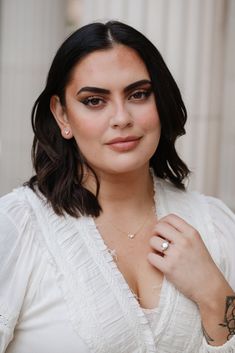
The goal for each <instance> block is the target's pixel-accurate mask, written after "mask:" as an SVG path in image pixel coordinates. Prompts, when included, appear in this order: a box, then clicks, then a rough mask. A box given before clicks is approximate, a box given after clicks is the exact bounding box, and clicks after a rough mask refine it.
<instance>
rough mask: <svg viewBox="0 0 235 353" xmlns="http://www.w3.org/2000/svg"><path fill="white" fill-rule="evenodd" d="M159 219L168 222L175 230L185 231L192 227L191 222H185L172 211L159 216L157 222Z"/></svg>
mask: <svg viewBox="0 0 235 353" xmlns="http://www.w3.org/2000/svg"><path fill="white" fill-rule="evenodd" d="M161 221H162V222H165V223H168V224H170V225H171V226H173V227H174V228H175V229H176V230H178V231H179V232H182V233H187V231H189V230H191V229H193V227H192V226H191V224H189V223H187V222H186V221H185V220H184V219H183V218H181V217H179V216H177V215H176V214H173V213H171V214H169V215H167V216H165V217H163V218H161V219H160V221H159V222H161Z"/></svg>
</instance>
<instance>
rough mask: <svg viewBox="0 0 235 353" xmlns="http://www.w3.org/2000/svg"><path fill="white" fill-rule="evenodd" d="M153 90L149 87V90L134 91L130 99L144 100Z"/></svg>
mask: <svg viewBox="0 0 235 353" xmlns="http://www.w3.org/2000/svg"><path fill="white" fill-rule="evenodd" d="M151 92H152V90H151V89H148V90H139V91H135V92H133V93H132V94H131V95H130V97H129V98H128V99H129V100H134V101H135V100H136V101H139V100H140V101H142V100H145V99H147V98H148V97H149V95H150V94H151Z"/></svg>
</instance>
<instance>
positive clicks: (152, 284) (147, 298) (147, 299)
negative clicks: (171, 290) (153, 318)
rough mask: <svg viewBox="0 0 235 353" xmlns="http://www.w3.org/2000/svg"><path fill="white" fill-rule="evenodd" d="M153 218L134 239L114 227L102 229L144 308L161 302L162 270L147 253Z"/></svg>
mask: <svg viewBox="0 0 235 353" xmlns="http://www.w3.org/2000/svg"><path fill="white" fill-rule="evenodd" d="M154 222H155V219H153V221H152V222H151V223H150V224H149V225H148V227H146V228H145V229H144V231H143V232H140V233H139V234H137V235H136V236H135V237H134V238H133V239H130V238H128V236H125V235H124V234H121V235H120V234H119V233H118V232H116V231H115V230H113V229H112V227H107V228H106V229H105V230H104V229H102V231H101V232H100V235H101V236H102V239H103V241H104V243H105V244H106V246H107V248H108V249H109V251H110V253H111V254H112V256H113V260H114V261H115V263H116V265H117V268H118V270H119V271H120V273H121V275H122V276H123V278H124V280H125V281H126V283H127V285H128V287H129V289H130V290H131V291H132V293H133V294H134V296H135V298H136V299H137V300H138V302H139V304H140V306H141V307H142V308H155V307H157V306H158V303H159V297H160V292H161V287H162V282H163V274H162V273H161V272H160V271H159V270H158V269H157V268H155V267H153V266H152V265H151V264H150V263H149V262H148V260H147V254H148V253H149V252H151V251H152V248H151V246H150V244H149V240H150V238H151V237H152V235H153V226H154Z"/></svg>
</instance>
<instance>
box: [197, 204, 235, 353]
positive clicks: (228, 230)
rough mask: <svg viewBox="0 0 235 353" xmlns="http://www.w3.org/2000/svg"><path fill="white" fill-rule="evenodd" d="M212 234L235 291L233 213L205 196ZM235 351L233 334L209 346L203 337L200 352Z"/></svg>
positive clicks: (226, 273)
mask: <svg viewBox="0 0 235 353" xmlns="http://www.w3.org/2000/svg"><path fill="white" fill-rule="evenodd" d="M206 199H207V203H208V206H209V212H210V218H211V220H212V223H213V228H214V234H215V236H216V238H217V240H218V242H219V247H220V249H221V256H222V260H223V262H224V263H225V264H226V266H225V268H226V271H225V277H226V279H227V281H228V282H229V284H230V286H231V287H232V288H233V290H234V291H235V214H234V213H233V212H232V211H231V210H230V209H229V208H228V207H227V206H226V205H225V204H224V203H223V202H222V201H220V200H218V199H216V198H213V197H207V198H206ZM216 352H217V353H235V336H233V338H231V339H230V340H229V341H227V342H226V343H225V344H224V345H222V346H217V347H215V346H211V345H209V344H208V343H207V342H206V340H205V338H203V344H202V347H201V350H200V353H216Z"/></svg>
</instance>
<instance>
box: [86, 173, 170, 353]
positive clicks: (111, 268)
mask: <svg viewBox="0 0 235 353" xmlns="http://www.w3.org/2000/svg"><path fill="white" fill-rule="evenodd" d="M153 181H154V202H155V212H156V215H157V216H158V218H161V217H163V216H165V215H166V214H167V209H166V206H167V203H166V204H165V205H164V196H163V195H162V193H163V192H164V190H161V188H162V186H161V182H160V181H159V182H158V180H157V179H156V178H155V177H153ZM85 220H86V222H87V225H88V227H89V236H90V237H91V238H92V242H93V245H94V247H93V249H91V248H90V251H92V250H93V251H97V252H99V249H102V255H103V260H104V261H102V265H101V264H100V270H101V271H102V272H103V273H105V274H106V275H107V273H109V275H111V276H112V277H113V278H112V280H113V281H115V283H116V285H115V288H118V287H119V289H120V291H115V293H114V294H115V296H116V298H117V300H118V302H119V303H120V306H121V309H122V311H123V314H124V315H125V316H127V315H129V316H130V315H131V316H132V318H133V317H135V321H136V325H137V326H138V331H139V332H142V334H144V330H143V324H144V327H145V336H146V337H145V338H146V339H145V342H146V345H147V347H148V350H147V352H156V343H157V341H158V338H159V337H160V335H161V333H162V332H163V331H164V329H165V327H166V325H167V322H168V319H169V315H170V312H169V305H170V303H172V300H173V297H174V296H175V288H174V286H173V285H172V284H171V283H169V282H168V281H167V279H166V278H165V276H163V280H162V285H161V290H160V300H159V303H158V306H157V307H158V308H159V314H160V315H159V321H158V323H157V325H156V329H155V331H154V333H153V332H152V329H151V327H150V324H149V322H148V319H147V317H146V315H145V313H144V308H142V307H141V306H140V303H139V301H138V300H137V299H136V296H135V294H134V293H133V292H132V290H131V288H130V287H129V284H128V282H127V281H126V279H125V277H124V275H123V274H122V272H121V271H120V270H119V268H118V266H117V264H116V262H115V261H114V258H113V255H112V249H109V248H108V246H107V245H106V244H105V242H104V239H103V237H102V236H101V234H100V232H99V230H98V228H97V226H96V224H95V221H94V219H93V218H92V217H85ZM97 257H98V254H97ZM123 289H125V290H123ZM163 292H164V294H165V297H163V296H162V293H163ZM124 302H125V303H126V304H127V305H123V303H124ZM147 347H146V348H147Z"/></svg>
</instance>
